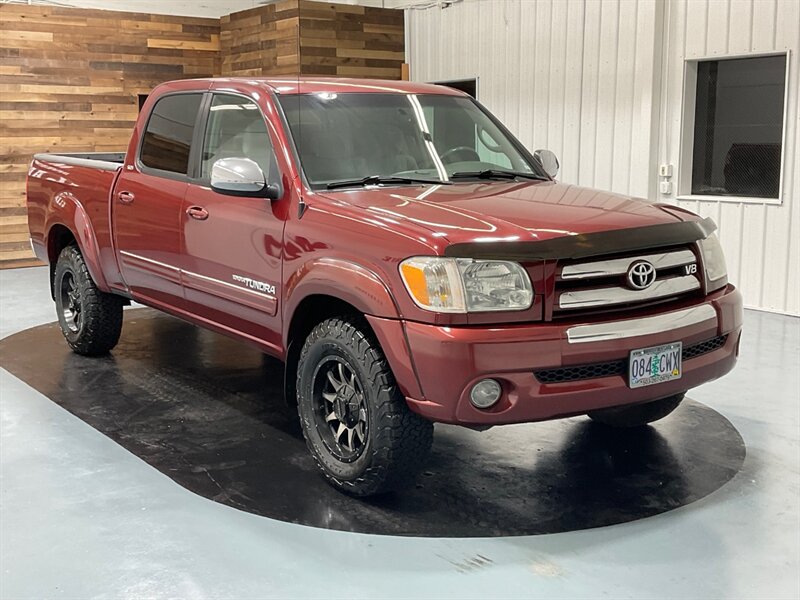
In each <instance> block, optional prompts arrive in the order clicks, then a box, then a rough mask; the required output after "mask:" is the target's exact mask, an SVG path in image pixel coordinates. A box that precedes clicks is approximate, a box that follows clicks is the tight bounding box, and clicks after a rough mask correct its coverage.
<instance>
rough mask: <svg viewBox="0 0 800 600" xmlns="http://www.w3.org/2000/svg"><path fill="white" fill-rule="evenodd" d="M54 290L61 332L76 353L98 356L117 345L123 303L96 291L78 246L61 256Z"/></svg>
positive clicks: (69, 247) (68, 249)
mask: <svg viewBox="0 0 800 600" xmlns="http://www.w3.org/2000/svg"><path fill="white" fill-rule="evenodd" d="M53 289H54V290H55V300H56V310H57V312H58V323H59V325H60V326H61V333H63V334H64V339H66V340H67V344H69V347H70V348H72V350H73V351H74V352H76V353H78V354H83V355H85V356H99V355H102V354H107V353H108V352H109V351H110V350H111V349H112V348H113V347H114V346H116V345H117V342H118V341H119V336H120V333H121V331H122V306H123V303H124V300H123V299H122V298H120V297H119V296H115V295H113V294H106V293H105V292H101V291H100V290H99V289H97V286H96V285H95V284H94V281H92V277H91V275H89V270H88V269H87V268H86V262H85V261H84V260H83V256H82V255H81V251H80V250H78V248H77V246H67V247H66V248H64V249H63V250H62V251H61V254H60V255H59V256H58V262H57V263H56V268H55V273H54V275H53Z"/></svg>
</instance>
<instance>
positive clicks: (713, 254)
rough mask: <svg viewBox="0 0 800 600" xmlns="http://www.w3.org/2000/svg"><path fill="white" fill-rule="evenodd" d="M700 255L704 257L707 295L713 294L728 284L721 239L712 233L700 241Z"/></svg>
mask: <svg viewBox="0 0 800 600" xmlns="http://www.w3.org/2000/svg"><path fill="white" fill-rule="evenodd" d="M699 245H700V254H702V255H703V266H704V267H705V275H706V293H709V292H713V291H714V290H718V289H719V288H721V287H723V286H725V285H726V284H727V283H728V267H727V266H725V254H724V253H723V252H722V246H721V245H720V243H719V238H717V236H716V234H714V233H712V234H711V235H710V236H708V237H707V238H706V239H704V240H700V242H699Z"/></svg>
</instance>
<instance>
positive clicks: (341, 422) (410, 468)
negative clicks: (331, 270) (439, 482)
mask: <svg viewBox="0 0 800 600" xmlns="http://www.w3.org/2000/svg"><path fill="white" fill-rule="evenodd" d="M297 410H298V413H299V415H300V423H301V425H302V429H303V435H304V436H305V439H306V444H307V445H308V448H309V450H310V451H311V454H312V455H313V456H314V459H315V460H316V462H317V465H318V466H319V468H320V469H321V471H322V473H323V475H324V476H325V478H326V479H327V480H328V482H329V483H331V484H332V485H333V486H334V487H336V488H337V489H339V490H342V491H344V492H347V493H349V494H352V495H354V496H370V495H374V494H380V493H384V492H388V491H391V490H396V489H399V488H401V487H403V486H405V485H408V484H409V483H410V482H411V481H412V480H413V479H414V477H415V476H416V474H417V472H418V470H419V469H420V468H421V466H422V465H423V464H424V462H425V459H426V457H427V455H428V453H429V451H430V447H431V442H432V440H433V424H432V423H431V422H430V421H427V420H425V419H423V418H422V417H420V416H418V415H416V414H414V413H413V412H411V410H410V409H409V408H408V405H407V404H406V401H405V398H404V397H403V395H402V394H401V393H400V391H399V390H398V389H397V385H396V383H395V380H394V376H393V375H392V372H391V370H390V369H389V365H388V364H387V362H386V358H385V357H384V355H383V352H382V351H381V349H380V346H379V345H378V343H377V342H376V341H375V340H374V338H373V337H372V335H371V332H370V331H369V327H368V326H367V325H366V323H364V322H363V320H361V319H358V318H353V317H347V318H333V319H328V320H326V321H323V322H322V323H320V324H319V325H317V326H316V327H315V328H314V329H313V330H312V331H311V333H310V334H309V336H308V338H307V339H306V341H305V344H304V345H303V349H302V351H301V354H300V361H299V365H298V369H297Z"/></svg>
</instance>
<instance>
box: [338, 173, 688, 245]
mask: <svg viewBox="0 0 800 600" xmlns="http://www.w3.org/2000/svg"><path fill="white" fill-rule="evenodd" d="M324 195H325V196H327V197H329V198H332V199H335V200H337V201H340V202H345V203H348V204H351V205H354V206H357V207H360V208H362V209H364V210H366V211H367V212H368V213H370V216H371V217H372V218H376V219H379V220H381V221H384V222H386V223H387V224H395V225H397V224H398V223H399V222H402V223H403V225H406V226H409V225H412V224H413V225H416V226H417V227H419V228H423V229H426V230H428V232H430V233H431V234H432V236H433V238H434V240H437V239H438V240H442V241H445V242H448V243H464V242H490V241H497V242H504V241H508V242H512V241H543V240H548V239H552V238H556V237H563V236H568V235H579V234H586V233H594V232H600V231H610V230H617V229H628V228H632V227H645V226H648V225H659V224H664V223H676V222H680V221H682V220H693V219H696V218H697V217H695V216H694V215H692V214H691V213H688V212H682V211H680V209H676V208H674V207H669V206H665V205H658V204H653V203H650V202H647V201H645V200H641V199H636V198H632V197H630V196H626V195H622V194H613V193H610V192H602V191H598V190H593V189H589V188H582V187H578V186H574V185H568V184H564V183H556V182H551V181H526V182H508V183H506V182H497V181H492V182H476V183H456V184H453V185H433V186H425V187H424V188H422V187H386V188H382V187H370V188H364V189H357V190H347V191H334V192H325V193H324Z"/></svg>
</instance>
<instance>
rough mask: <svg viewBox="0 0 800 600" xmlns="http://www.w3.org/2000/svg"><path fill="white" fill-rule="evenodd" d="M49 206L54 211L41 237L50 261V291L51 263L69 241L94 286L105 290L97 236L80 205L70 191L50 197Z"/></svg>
mask: <svg viewBox="0 0 800 600" xmlns="http://www.w3.org/2000/svg"><path fill="white" fill-rule="evenodd" d="M52 208H54V209H55V211H54V212H53V213H52V215H51V218H50V219H49V222H48V224H47V228H46V234H45V239H44V243H45V248H46V249H47V258H48V261H49V263H50V274H51V277H50V292H51V294H53V293H54V292H53V281H52V279H53V278H52V274H53V272H54V270H55V264H56V262H58V256H59V254H61V251H62V250H63V249H64V248H66V247H67V246H69V245H70V244H73V243H74V244H75V245H77V246H78V250H80V252H81V255H82V256H83V259H84V261H85V262H86V268H87V269H88V270H89V275H91V277H92V280H93V281H94V283H95V285H96V286H97V287H98V289H100V290H101V291H103V292H108V291H109V287H108V283H107V282H106V278H105V275H104V274H103V269H102V268H101V266H100V249H99V246H98V243H97V236H96V235H95V232H94V228H93V227H92V223H91V220H90V219H89V216H88V215H87V214H86V210H85V209H84V207H83V205H81V203H80V202H79V201H78V199H77V198H76V197H75V196H73V195H72V194H71V193H70V192H61V193H60V194H58V195H57V196H56V198H55V199H54V201H53V205H52Z"/></svg>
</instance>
